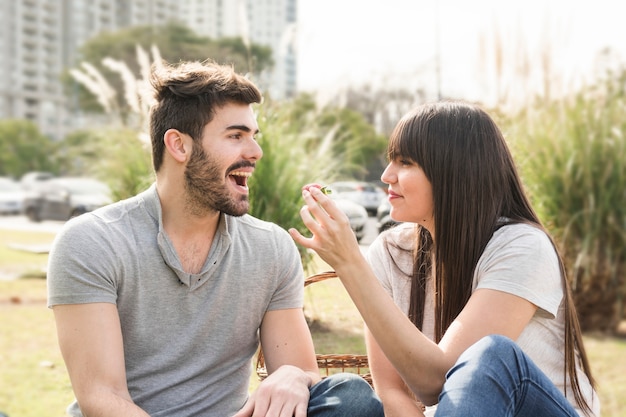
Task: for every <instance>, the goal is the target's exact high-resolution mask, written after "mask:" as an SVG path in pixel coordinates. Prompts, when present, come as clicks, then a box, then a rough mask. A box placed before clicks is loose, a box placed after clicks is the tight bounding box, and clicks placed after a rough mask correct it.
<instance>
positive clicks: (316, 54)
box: [298, 0, 626, 103]
mask: <svg viewBox="0 0 626 417" xmlns="http://www.w3.org/2000/svg"><path fill="white" fill-rule="evenodd" d="M498 42H499V43H500V44H501V45H502V47H501V48H500V50H501V51H502V53H501V56H502V57H503V62H504V63H503V66H502V70H500V71H499V73H500V74H501V75H497V73H498V72H497V71H496V70H495V64H494V62H495V58H494V55H495V51H496V50H498V48H497V47H496V46H495V45H496V44H497V43H498ZM606 47H611V49H612V50H613V51H614V54H617V57H618V58H616V59H611V61H610V62H612V63H624V62H625V58H626V23H625V22H624V15H623V13H622V11H621V7H620V6H619V2H616V1H612V0H593V1H582V0H525V1H508V0H430V1H425V0H381V1H379V0H299V29H298V58H299V62H298V65H299V68H298V71H299V78H298V83H299V87H300V89H301V90H307V91H312V90H321V91H322V92H328V91H335V92H336V91H337V90H338V89H340V88H342V87H345V86H346V85H347V84H349V83H351V84H359V83H363V82H373V83H384V84H386V85H401V86H403V87H406V88H408V89H412V90H413V91H415V90H416V89H417V88H425V89H427V90H429V91H430V92H432V94H433V97H436V93H437V91H438V90H439V91H441V93H442V95H443V96H446V97H455V98H465V99H469V100H479V101H483V102H487V103H488V102H490V100H492V99H493V98H494V97H495V96H496V95H498V94H497V91H500V94H502V92H503V91H505V90H507V91H510V94H512V95H515V94H519V93H520V92H522V93H523V94H525V93H526V92H527V91H529V90H531V89H533V88H535V87H534V85H537V84H540V83H541V82H540V81H539V80H540V77H541V76H542V75H543V74H546V73H549V74H552V79H551V80H550V85H551V88H552V89H554V90H558V89H561V90H564V91H571V86H572V85H576V84H577V83H580V82H581V81H582V80H584V79H588V78H589V74H591V73H592V69H593V68H594V67H597V66H598V65H599V63H598V60H597V56H598V54H599V52H600V51H601V50H602V49H603V48H606ZM542 55H544V56H548V58H547V59H543V58H542ZM524 61H526V62H527V63H528V64H527V65H526V66H525V67H524V65H523V63H524ZM544 63H547V65H549V66H550V67H551V69H550V70H549V71H546V70H543V69H542V68H543V67H544ZM438 65H439V68H440V70H439V71H438V70H437V68H438ZM437 74H439V76H438V75H437ZM522 74H525V75H522ZM438 85H439V86H440V87H438ZM514 90H516V91H514Z"/></svg>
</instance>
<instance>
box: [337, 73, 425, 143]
mask: <svg viewBox="0 0 626 417" xmlns="http://www.w3.org/2000/svg"><path fill="white" fill-rule="evenodd" d="M426 100H427V94H426V92H425V91H424V90H423V89H418V90H416V91H414V92H413V91H410V90H407V89H406V88H393V87H379V88H376V87H373V86H372V85H368V84H366V85H364V86H361V87H358V88H356V87H350V88H348V89H347V90H346V91H344V92H342V93H341V94H339V96H338V97H337V101H338V102H340V103H344V106H345V107H346V108H348V109H351V110H354V111H356V112H358V113H360V114H362V115H363V117H364V118H365V120H366V121H367V122H368V123H369V124H371V125H372V126H374V127H375V128H376V130H377V131H379V132H381V133H382V134H383V135H385V136H389V134H390V133H391V131H392V130H393V128H394V127H395V126H396V124H397V123H398V120H400V118H401V117H402V116H404V114H405V113H407V112H408V111H410V110H411V109H413V108H414V107H415V106H417V105H418V104H421V103H423V102H425V101H426Z"/></svg>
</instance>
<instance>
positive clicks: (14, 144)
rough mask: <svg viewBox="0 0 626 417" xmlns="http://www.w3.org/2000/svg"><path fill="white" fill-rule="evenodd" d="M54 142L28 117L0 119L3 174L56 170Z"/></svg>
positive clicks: (1, 167) (1, 171) (15, 175)
mask: <svg viewBox="0 0 626 417" xmlns="http://www.w3.org/2000/svg"><path fill="white" fill-rule="evenodd" d="M54 149H55V144H54V142H52V141H51V140H50V138H48V137H47V136H45V135H43V134H42V133H41V132H40V131H39V128H38V127H37V125H36V124H35V123H33V122H31V121H28V120H17V119H14V120H0V175H6V176H11V177H14V178H19V177H21V176H22V175H24V174H25V173H27V172H29V171H49V172H56V171H57V165H56V161H55V159H54V158H53V157H51V155H53V154H54Z"/></svg>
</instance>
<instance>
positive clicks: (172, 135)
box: [163, 129, 193, 162]
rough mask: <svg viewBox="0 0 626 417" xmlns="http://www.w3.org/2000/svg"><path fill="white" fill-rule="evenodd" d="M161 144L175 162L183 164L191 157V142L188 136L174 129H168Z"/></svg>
mask: <svg viewBox="0 0 626 417" xmlns="http://www.w3.org/2000/svg"><path fill="white" fill-rule="evenodd" d="M163 143H164V144H165V148H166V149H167V152H168V153H169V154H170V155H171V156H172V158H174V159H175V160H176V161H177V162H185V161H186V160H187V158H188V157H189V156H190V155H191V147H192V146H193V145H192V140H191V138H190V137H189V135H186V134H184V133H181V132H180V131H179V130H176V129H168V130H167V131H166V132H165V135H163Z"/></svg>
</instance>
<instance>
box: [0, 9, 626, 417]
mask: <svg viewBox="0 0 626 417" xmlns="http://www.w3.org/2000/svg"><path fill="white" fill-rule="evenodd" d="M0 54H2V59H1V60H0V177H1V178H0V284H2V283H7V285H8V288H10V291H9V295H4V294H3V293H2V291H0V312H7V311H8V310H3V308H4V306H6V305H7V303H8V304H10V305H13V304H15V303H16V302H17V303H19V302H20V301H23V300H24V299H26V298H27V297H28V296H27V295H24V291H27V290H25V288H31V287H32V285H31V284H29V287H23V286H19V284H17V285H18V286H17V287H13V286H12V285H14V284H13V283H16V282H19V280H18V279H19V278H23V277H24V276H25V275H28V276H32V275H33V274H35V275H37V276H42V277H43V278H45V263H46V258H45V256H46V254H47V249H48V248H49V245H50V242H51V239H52V238H53V236H54V233H56V231H57V230H58V227H60V226H61V225H62V224H63V222H65V221H66V220H67V219H69V218H71V217H74V216H78V215H81V214H83V213H85V212H88V211H91V210H93V209H96V208H97V207H100V206H102V205H105V204H109V203H111V202H113V201H117V200H120V199H123V198H127V197H129V196H132V195H134V194H136V193H138V192H140V191H142V190H143V189H145V188H146V187H147V186H148V185H149V184H150V183H151V182H152V181H153V174H152V168H151V156H150V149H149V147H150V145H149V138H148V134H147V132H148V130H147V116H148V111H149V108H150V104H151V102H152V97H151V93H150V90H149V86H148V81H147V80H148V77H149V72H150V68H151V67H152V66H158V65H159V64H160V63H161V62H162V61H163V60H165V61H168V62H170V63H176V62H178V61H181V60H200V61H203V60H206V59H211V60H214V61H217V62H219V63H223V64H229V65H233V66H234V68H235V70H236V71H237V72H239V73H241V74H246V75H247V76H248V77H249V78H251V79H252V80H254V81H255V82H256V83H257V84H258V85H259V86H260V87H261V88H262V90H263V91H264V97H265V98H264V102H263V103H262V104H261V105H259V106H256V108H255V110H256V111H257V114H258V120H259V125H260V128H261V134H260V135H259V137H258V140H259V143H260V144H261V146H262V147H263V149H264V155H265V156H264V158H263V160H262V161H261V163H259V165H258V167H257V169H256V171H255V175H254V176H253V177H252V179H251V201H252V206H251V213H252V214H253V215H255V216H257V217H260V218H263V219H266V220H270V221H274V222H276V223H278V224H279V225H281V226H283V227H284V228H289V227H297V228H299V229H300V230H301V231H302V232H305V229H304V226H303V225H302V223H301V221H300V218H299V214H298V211H299V208H300V207H301V204H302V202H301V194H300V187H301V185H302V184H305V183H310V182H319V183H323V184H332V185H334V187H335V192H334V193H333V194H332V196H333V198H335V199H336V200H337V201H339V204H340V206H341V207H342V209H343V210H344V211H345V212H346V214H348V215H349V217H350V220H351V224H352V227H353V230H354V232H355V234H356V236H357V238H358V239H359V240H360V242H361V243H362V245H363V246H364V247H366V246H367V244H368V243H369V242H371V240H372V239H373V238H375V237H376V235H377V234H378V233H379V232H380V231H382V230H383V229H385V228H387V227H392V226H393V225H394V224H395V222H394V221H393V219H390V218H389V216H388V206H387V204H386V196H385V186H384V184H382V183H381V182H380V175H381V173H382V171H383V169H384V167H385V165H386V159H385V147H386V142H387V137H388V135H389V133H390V131H391V129H392V128H393V126H394V125H395V123H396V122H397V121H398V120H399V118H400V117H401V116H402V115H403V114H404V113H405V112H407V111H409V110H410V109H411V108H412V107H414V106H416V105H418V104H420V103H423V102H426V101H433V100H441V99H463V100H468V101H472V102H477V103H480V104H481V105H483V107H485V108H486V110H488V111H489V112H490V113H491V114H492V115H493V116H494V118H495V119H496V120H497V122H498V123H499V125H500V126H501V128H502V130H503V132H504V134H505V137H506V138H507V141H508V142H509V145H510V146H511V149H512V150H513V153H514V156H515V158H516V161H517V162H518V165H519V169H520V171H521V174H522V177H523V179H524V182H525V185H526V187H527V189H528V192H529V194H530V196H531V198H532V200H533V203H534V205H535V207H536V208H537V209H538V211H539V214H540V216H541V218H542V221H543V222H544V224H545V225H546V227H547V228H548V229H549V231H550V232H551V233H552V234H553V235H554V236H555V239H556V240H557V244H558V245H559V247H560V249H561V251H562V253H563V255H564V257H565V263H566V268H567V272H568V275H569V279H570V281H571V283H572V288H573V290H574V295H575V300H576V304H577V307H578V310H579V314H580V318H581V323H582V326H583V329H584V331H585V332H586V334H601V335H603V337H605V336H606V337H610V338H611V341H612V342H611V343H615V344H613V345H611V346H612V347H616V346H617V347H616V349H617V350H616V351H617V352H621V353H620V354H619V355H621V356H622V357H624V356H625V355H624V352H625V351H624V349H625V345H626V344H625V343H624V339H623V337H624V334H626V326H625V322H624V313H625V307H624V299H625V295H626V280H625V278H624V275H625V272H624V265H625V264H626V249H625V248H626V210H625V209H624V207H626V163H625V162H626V139H625V135H626V111H625V110H626V109H625V106H626V104H625V103H626V66H625V57H626V25H625V24H624V23H623V13H621V10H620V8H619V5H618V4H617V3H616V2H613V1H609V0H596V1H582V0H570V1H560V0H543V1H539V0H527V1H524V2H509V1H507V2H503V1H498V0H439V1H437V0H431V1H422V0H385V1H376V0H91V1H86V0H3V1H2V2H0ZM331 188H332V187H331ZM17 230H19V232H18V231H17ZM22 233H28V235H24V234H22ZM301 254H302V259H303V262H304V264H305V267H307V269H309V270H310V269H312V268H314V267H315V262H314V259H313V257H312V256H311V254H310V253H308V252H307V251H305V250H302V251H301ZM33 265H35V268H34V267H33ZM34 270H37V272H36V273H33V271H34ZM24 271H26V272H24ZM44 286H45V285H44ZM1 288H3V287H2V286H0V289H1ZM40 289H41V288H40ZM34 297H35V298H36V299H37V300H38V302H39V303H41V304H42V305H43V300H42V297H44V296H42V295H41V294H39V295H36V296H34ZM7 314H8V316H7V317H8V319H4V321H5V322H6V323H9V322H12V321H13V320H12V316H11V314H15V313H7ZM18 314H19V313H18ZM49 319H50V317H47V318H45V319H41V320H42V323H44V324H45V325H49ZM46 320H47V321H46ZM0 321H1V320H0ZM0 330H3V331H15V332H18V329H13V330H6V328H4V327H0ZM15 334H18V333H15ZM16 337H17V336H16ZM19 337H22V336H21V335H20V336H19ZM2 340H8V338H5V339H3V338H2V337H0V362H2V360H3V359H5V360H6V357H5V356H2V352H3V350H10V349H13V350H14V351H15V352H18V353H19V352H21V346H22V345H20V347H17V348H16V347H15V346H16V345H14V344H12V345H2V343H3V342H2ZM6 343H9V342H6ZM47 348H49V347H46V349H47ZM620 349H621V350H620ZM600 350H603V351H608V349H607V347H606V345H601V349H598V351H600ZM619 355H613V356H612V357H611V358H609V359H607V360H606V361H605V363H606V365H607V366H606V370H604V371H605V372H609V373H610V369H611V364H612V363H613V362H614V360H615V357H616V356H619ZM31 356H32V355H31ZM600 363H601V365H602V363H604V362H602V361H600ZM1 368H2V364H0V369H1ZM618 368H619V367H618ZM16 372H17V373H18V374H19V372H22V371H16ZM24 372H26V371H24ZM23 375H24V374H22V376H23ZM63 375H64V374H63ZM602 375H603V376H604V378H605V379H607V380H610V381H611V384H609V385H611V386H614V387H615V388H614V389H613V388H611V389H613V391H603V396H605V397H606V398H608V399H609V413H607V414H606V415H613V416H617V415H622V416H623V415H626V411H624V412H623V413H622V414H619V413H621V411H622V410H623V408H624V407H622V405H623V404H624V403H623V402H621V403H620V402H619V400H617V398H618V395H617V394H615V393H619V392H621V393H623V392H624V390H625V389H626V381H625V380H624V379H623V376H622V377H620V376H618V375H615V376H614V378H613V376H611V377H609V376H607V375H608V374H607V373H603V374H602ZM615 378H618V379H619V378H621V383H620V382H618V381H616V379H615ZM0 379H1V378H0ZM0 382H2V381H0ZM0 388H6V389H8V384H7V385H6V386H2V385H0ZM27 391H28V390H27ZM26 395H27V394H26ZM620 395H621V394H620ZM620 398H621V397H620ZM3 399H6V398H3V396H2V389H0V411H2V404H3ZM611 401H614V403H613V404H612V405H611ZM616 404H617V405H616ZM605 410H606V409H605ZM616 410H617V411H616ZM24 415H25V414H24Z"/></svg>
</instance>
